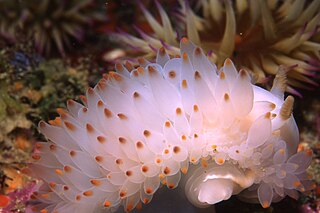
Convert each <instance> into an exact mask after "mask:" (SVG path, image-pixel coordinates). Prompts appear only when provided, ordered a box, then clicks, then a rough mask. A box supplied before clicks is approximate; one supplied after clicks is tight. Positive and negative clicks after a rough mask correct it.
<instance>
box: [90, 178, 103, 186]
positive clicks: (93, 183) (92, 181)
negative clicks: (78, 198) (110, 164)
mask: <svg viewBox="0 0 320 213" xmlns="http://www.w3.org/2000/svg"><path fill="white" fill-rule="evenodd" d="M90 183H91V184H92V185H94V186H99V185H101V181H100V180H95V179H93V180H90Z"/></svg>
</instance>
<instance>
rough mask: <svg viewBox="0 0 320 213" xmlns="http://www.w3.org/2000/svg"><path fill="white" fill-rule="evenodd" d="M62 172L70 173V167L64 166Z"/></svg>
mask: <svg viewBox="0 0 320 213" xmlns="http://www.w3.org/2000/svg"><path fill="white" fill-rule="evenodd" d="M63 170H64V171H65V172H71V167H70V166H64V167H63Z"/></svg>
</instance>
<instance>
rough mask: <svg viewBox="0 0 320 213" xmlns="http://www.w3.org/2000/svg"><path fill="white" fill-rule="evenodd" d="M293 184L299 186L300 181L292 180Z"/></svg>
mask: <svg viewBox="0 0 320 213" xmlns="http://www.w3.org/2000/svg"><path fill="white" fill-rule="evenodd" d="M293 185H294V186H295V187H299V186H301V182H300V181H294V182H293Z"/></svg>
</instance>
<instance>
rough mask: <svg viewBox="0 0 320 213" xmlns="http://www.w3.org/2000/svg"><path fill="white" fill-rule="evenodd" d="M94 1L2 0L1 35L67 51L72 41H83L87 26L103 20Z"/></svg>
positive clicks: (43, 49) (46, 50)
mask: <svg viewBox="0 0 320 213" xmlns="http://www.w3.org/2000/svg"><path fill="white" fill-rule="evenodd" d="M94 4H95V2H94V1H92V0H89V1H88V0H81V1H74V0H72V1H62V2H61V1H56V0H44V1H41V2H40V3H39V2H38V1H34V0H31V1H18V0H13V1H1V2H0V8H1V9H0V10H1V15H0V16H1V18H0V36H1V37H2V38H4V39H5V40H7V41H8V42H9V43H10V42H11V43H15V42H16V41H17V40H18V41H20V40H24V39H26V38H27V39H32V40H33V42H34V44H35V47H36V48H37V49H38V50H39V52H40V53H45V54H48V53H52V51H53V50H54V51H56V50H57V51H59V53H60V54H62V55H64V54H65V49H66V47H68V48H70V47H71V42H73V41H81V40H82V39H83V36H84V35H85V29H84V28H85V27H88V26H89V25H90V24H92V22H93V21H99V20H103V19H104V16H103V15H102V14H99V13H97V9H96V8H95V6H94Z"/></svg>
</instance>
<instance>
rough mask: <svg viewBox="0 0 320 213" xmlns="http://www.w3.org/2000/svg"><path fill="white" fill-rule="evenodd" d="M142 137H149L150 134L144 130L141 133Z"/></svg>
mask: <svg viewBox="0 0 320 213" xmlns="http://www.w3.org/2000/svg"><path fill="white" fill-rule="evenodd" d="M143 135H144V136H145V137H149V136H150V135H151V132H150V131H148V130H144V131H143Z"/></svg>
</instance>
